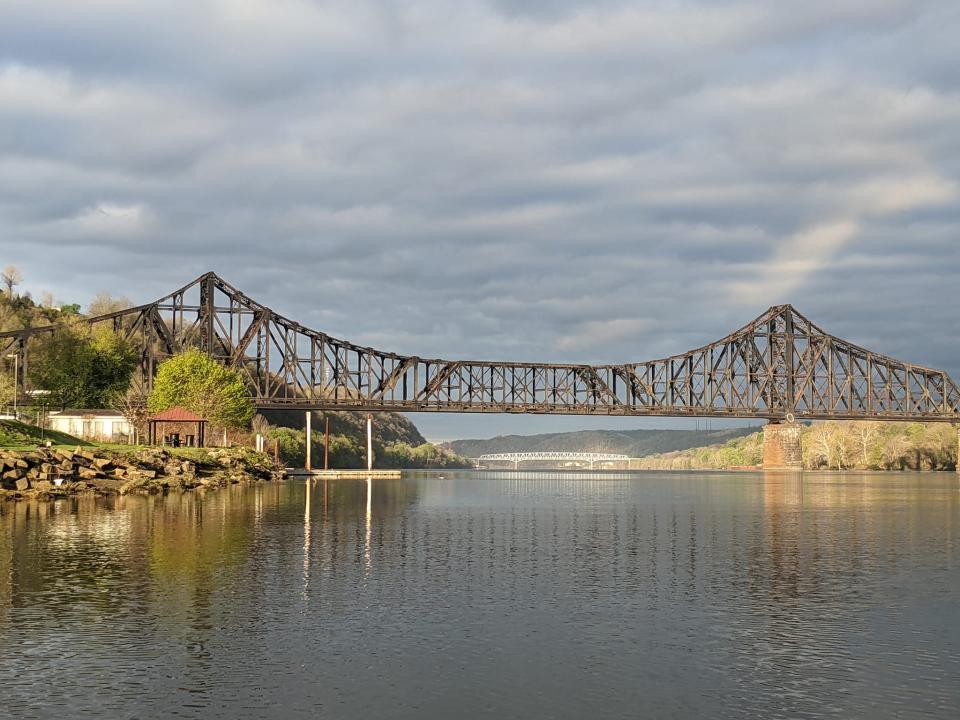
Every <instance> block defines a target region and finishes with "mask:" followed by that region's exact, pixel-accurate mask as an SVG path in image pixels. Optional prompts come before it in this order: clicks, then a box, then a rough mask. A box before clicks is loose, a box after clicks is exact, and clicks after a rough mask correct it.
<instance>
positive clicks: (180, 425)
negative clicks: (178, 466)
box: [147, 407, 207, 447]
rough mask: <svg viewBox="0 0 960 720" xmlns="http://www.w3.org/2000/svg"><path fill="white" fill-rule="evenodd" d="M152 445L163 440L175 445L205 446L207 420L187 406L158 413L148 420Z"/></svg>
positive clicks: (165, 442)
mask: <svg viewBox="0 0 960 720" xmlns="http://www.w3.org/2000/svg"><path fill="white" fill-rule="evenodd" d="M147 423H148V426H149V439H148V442H149V443H150V444H151V445H157V444H158V441H160V440H162V442H163V444H164V445H172V446H174V447H203V445H204V440H205V435H206V429H207V421H206V420H205V419H203V418H202V417H200V416H199V415H197V414H196V413H192V412H190V411H189V410H187V409H186V408H182V407H172V408H168V409H167V410H164V411H163V412H161V413H157V414H156V415H154V416H153V417H151V418H150V419H149V420H148V421H147Z"/></svg>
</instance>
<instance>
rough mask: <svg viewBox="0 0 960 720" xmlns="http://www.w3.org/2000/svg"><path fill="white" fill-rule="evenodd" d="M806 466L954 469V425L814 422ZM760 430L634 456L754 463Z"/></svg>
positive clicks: (707, 464) (651, 464)
mask: <svg viewBox="0 0 960 720" xmlns="http://www.w3.org/2000/svg"><path fill="white" fill-rule="evenodd" d="M801 443H802V446H803V465H804V467H805V468H806V469H808V470H827V469H830V470H854V469H856V470H953V469H955V468H956V466H957V430H956V428H954V427H953V426H951V425H948V424H946V423H926V424H924V423H893V422H833V421H831V422H817V423H813V424H812V425H809V426H807V427H806V428H804V430H803V435H802V438H801ZM762 461H763V433H762V432H758V433H754V434H752V435H748V436H746V437H741V438H736V439H733V440H730V441H728V442H726V443H723V444H718V445H712V446H709V447H697V448H691V449H688V450H683V451H678V452H669V453H660V454H655V455H650V456H647V457H644V458H641V459H640V460H639V461H635V463H634V467H637V468H639V469H651V470H688V469H719V470H722V469H727V468H731V467H743V466H758V465H760V464H761V462H762Z"/></svg>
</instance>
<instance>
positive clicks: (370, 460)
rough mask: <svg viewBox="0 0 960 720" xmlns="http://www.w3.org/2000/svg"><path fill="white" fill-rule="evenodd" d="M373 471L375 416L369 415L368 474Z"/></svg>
mask: <svg viewBox="0 0 960 720" xmlns="http://www.w3.org/2000/svg"><path fill="white" fill-rule="evenodd" d="M371 470H373V416H372V415H370V414H369V413H368V414H367V472H370V471H371Z"/></svg>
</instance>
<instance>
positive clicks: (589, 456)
mask: <svg viewBox="0 0 960 720" xmlns="http://www.w3.org/2000/svg"><path fill="white" fill-rule="evenodd" d="M527 461H529V462H536V461H542V462H563V463H569V464H577V465H579V464H580V463H590V467H591V468H592V467H594V463H627V464H629V463H630V456H629V455H615V454H613V453H586V452H527V453H489V454H487V455H481V456H480V457H478V458H477V463H478V464H482V463H489V462H512V463H513V467H514V469H516V468H519V467H520V463H522V462H527Z"/></svg>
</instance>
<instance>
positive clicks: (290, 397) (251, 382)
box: [0, 273, 960, 422]
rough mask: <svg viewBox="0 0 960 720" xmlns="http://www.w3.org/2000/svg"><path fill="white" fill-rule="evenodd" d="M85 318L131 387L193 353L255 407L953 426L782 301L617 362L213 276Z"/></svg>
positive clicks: (929, 372)
mask: <svg viewBox="0 0 960 720" xmlns="http://www.w3.org/2000/svg"><path fill="white" fill-rule="evenodd" d="M89 322H90V323H92V324H100V323H110V325H111V327H112V328H113V329H114V330H117V331H118V332H122V333H123V334H124V335H125V337H127V338H128V339H129V340H130V341H131V342H133V343H135V344H136V346H137V347H138V348H139V350H140V355H141V364H140V371H139V372H140V375H139V380H140V382H141V384H142V386H143V387H144V388H145V389H149V388H150V386H151V383H152V380H153V375H154V373H155V371H156V367H157V365H158V364H159V363H160V362H162V361H163V360H164V359H166V358H167V357H170V356H171V355H172V354H175V353H177V352H180V351H182V350H184V349H186V348H188V347H199V348H201V349H203V350H204V351H205V352H207V353H209V354H210V355H211V356H213V357H214V358H216V359H218V360H219V361H221V362H223V363H224V364H228V365H231V366H233V367H235V368H237V369H238V370H240V371H241V373H242V374H243V376H244V378H245V379H246V381H247V384H248V387H249V388H250V396H251V398H252V399H253V401H254V402H255V404H256V405H257V406H258V407H261V408H278V407H288V408H303V409H362V410H371V411H377V410H394V411H408V412H506V413H544V414H576V415H659V416H690V417H736V418H770V419H783V418H786V417H789V416H794V417H796V418H797V419H860V420H862V419H878V420H880V419H883V420H921V421H941V422H958V421H960V390H958V388H957V385H956V383H954V381H953V380H951V379H950V377H949V376H948V375H947V374H946V373H944V372H943V371H940V370H933V369H930V368H926V367H922V366H919V365H913V364H910V363H905V362H901V361H899V360H895V359H893V358H890V357H887V356H885V355H881V354H878V353H874V352H872V351H870V350H867V349H865V348H861V347H858V346H856V345H854V344H852V343H849V342H847V341H845V340H842V339H841V338H837V337H834V336H833V335H830V334H828V333H826V332H824V331H823V330H821V329H820V328H819V327H817V326H816V325H815V324H813V323H812V322H810V321H809V320H808V319H807V318H806V317H804V316H803V315H801V314H800V313H799V312H797V311H796V310H795V309H794V308H793V307H791V306H790V305H778V306H775V307H772V308H770V309H769V310H767V311H766V312H765V313H763V314H762V315H761V316H760V317H758V318H757V319H756V320H754V321H753V322H751V323H748V324H747V325H745V326H744V327H742V328H740V329H739V330H737V331H736V332H733V333H731V334H730V335H728V336H727V337H725V338H723V339H722V340H719V341H717V342H714V343H710V344H708V345H705V346H703V347H701V348H697V349H695V350H691V351H690V352H687V353H683V354H681V355H675V356H673V357H670V358H664V359H662V360H652V361H647V362H641V363H631V364H625V365H552V364H545V363H511V362H485V361H472V360H452V361H451V360H439V359H425V358H420V357H417V356H403V355H397V354H394V353H387V352H382V351H379V350H376V349H373V348H369V347H361V346H358V345H354V344H353V343H349V342H346V341H344V340H338V339H336V338H333V337H330V336H329V335H326V334H324V333H321V332H317V331H315V330H311V329H310V328H306V327H304V326H302V325H300V324H299V323H296V322H294V321H292V320H289V319H287V318H285V317H283V316H281V315H278V314H276V313H274V312H273V311H271V310H270V309H269V308H267V307H265V306H263V305H261V304H260V303H258V302H256V301H255V300H253V299H251V298H249V297H248V296H246V295H244V294H243V293H242V292H240V291H239V290H237V289H236V288H234V287H233V286H232V285H230V284H229V283H227V282H225V281H224V280H223V279H221V278H220V277H218V276H217V275H215V274H213V273H207V274H206V275H203V276H202V277H200V278H198V279H197V280H195V281H194V282H192V283H190V284H189V285H186V286H184V287H182V288H180V289H178V290H176V291H174V292H173V293H171V294H170V295H167V296H166V297H164V298H161V299H160V300H158V301H156V302H154V303H150V304H147V305H141V306H139V307H135V308H131V309H129V310H123V311H120V312H115V313H111V314H109V315H103V316H100V317H95V318H91V319H90V320H89ZM52 329H53V328H52V327H41V328H30V329H27V330H18V331H13V332H7V333H0V348H6V350H5V351H4V352H5V353H9V352H17V353H19V354H20V356H21V360H22V362H21V367H27V361H28V355H29V348H30V344H31V342H32V340H33V339H34V338H36V337H37V336H38V335H42V334H44V333H47V332H50V331H52ZM26 376H27V373H26V372H22V373H21V375H20V381H21V385H22V384H23V383H24V379H25V377H26Z"/></svg>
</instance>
